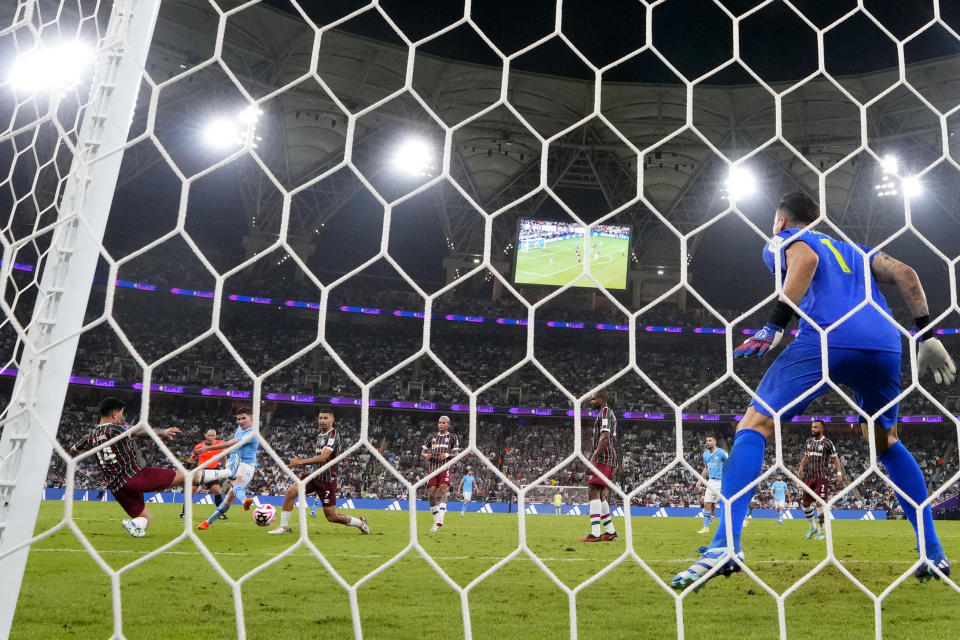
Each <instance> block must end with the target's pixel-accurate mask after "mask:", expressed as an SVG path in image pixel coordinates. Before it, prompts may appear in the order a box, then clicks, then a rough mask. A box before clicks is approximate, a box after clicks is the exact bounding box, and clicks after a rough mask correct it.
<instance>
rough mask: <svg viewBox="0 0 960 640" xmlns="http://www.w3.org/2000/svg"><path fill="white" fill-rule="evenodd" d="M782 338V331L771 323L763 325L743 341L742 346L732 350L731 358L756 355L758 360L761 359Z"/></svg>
mask: <svg viewBox="0 0 960 640" xmlns="http://www.w3.org/2000/svg"><path fill="white" fill-rule="evenodd" d="M782 337H783V329H782V328H780V327H778V326H777V325H775V324H773V323H772V322H768V323H767V324H765V325H763V328H762V329H760V330H759V331H757V332H756V333H755V334H753V335H752V336H750V337H749V338H747V339H746V340H744V341H743V344H741V345H740V346H739V347H737V348H736V349H734V350H733V357H734V358H739V357H741V356H743V357H747V358H749V357H750V356H752V355H754V354H756V356H757V357H758V358H762V357H763V356H764V355H766V353H767V351H770V349H773V348H774V347H775V346H777V344H779V342H780V338H782Z"/></svg>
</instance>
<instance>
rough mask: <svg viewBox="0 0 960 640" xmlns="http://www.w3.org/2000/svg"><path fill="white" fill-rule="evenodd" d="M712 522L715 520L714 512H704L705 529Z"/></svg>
mask: <svg viewBox="0 0 960 640" xmlns="http://www.w3.org/2000/svg"><path fill="white" fill-rule="evenodd" d="M711 522H713V514H711V513H705V514H703V528H704V529H709V528H710V523H711Z"/></svg>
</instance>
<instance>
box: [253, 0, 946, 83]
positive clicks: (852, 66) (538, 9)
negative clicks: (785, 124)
mask: <svg viewBox="0 0 960 640" xmlns="http://www.w3.org/2000/svg"><path fill="white" fill-rule="evenodd" d="M719 1H720V3H721V4H722V5H723V6H724V7H726V9H727V10H728V11H730V12H731V13H732V14H734V15H737V16H739V15H742V14H744V13H746V12H747V11H749V10H751V9H753V8H754V7H756V6H757V5H759V4H761V2H760V0H719ZM269 4H271V5H273V6H275V7H277V8H280V9H283V10H287V11H291V10H292V9H291V8H290V6H289V3H288V2H285V1H283V0H270V2H269ZM366 4H367V2H366V0H337V1H334V2H312V3H305V4H304V8H305V10H306V11H307V13H308V15H309V16H310V17H311V18H312V19H314V20H315V21H316V22H317V23H318V24H327V23H329V22H331V21H333V20H336V19H338V18H340V17H342V16H344V15H347V14H349V13H350V12H352V11H355V10H357V9H359V8H361V7H363V6H365V5H366ZM380 5H381V6H382V7H383V8H384V10H385V11H386V12H387V13H388V14H389V15H390V16H391V18H392V19H394V20H395V21H396V23H397V25H398V26H399V27H400V28H401V29H403V30H404V32H405V33H406V34H407V36H408V37H410V38H411V39H412V40H417V39H420V38H423V37H426V36H427V35H429V34H431V33H433V32H435V31H437V30H439V29H441V28H443V27H444V26H446V25H449V24H450V23H452V22H454V21H456V20H457V19H458V18H459V17H460V16H461V15H462V12H463V3H462V2H458V1H455V0H417V1H416V2H411V1H410V0H381V2H380ZM793 5H794V6H795V7H796V8H797V9H798V10H799V11H801V12H803V14H804V15H805V16H807V18H808V19H809V20H810V21H811V22H812V23H814V24H815V25H816V26H817V27H819V28H824V27H826V26H828V25H830V24H831V23H833V22H834V21H836V20H837V19H839V18H841V17H842V16H844V15H845V14H846V13H848V12H849V11H851V10H853V9H855V8H856V6H857V2H856V0H794V1H793ZM471 6H472V11H471V16H472V17H473V19H474V21H475V22H476V23H477V24H478V25H480V27H481V28H482V29H483V31H484V33H486V34H487V36H488V37H489V38H490V39H491V40H492V41H493V42H494V43H495V44H496V45H497V46H498V47H500V48H501V50H503V51H504V52H505V53H508V54H509V53H513V52H515V51H517V50H519V49H521V48H523V47H524V46H526V45H528V44H530V43H531V42H533V41H534V40H536V39H538V38H539V37H541V36H543V35H545V34H546V33H548V32H549V31H551V30H552V28H553V25H554V21H555V8H556V2H555V0H474V1H473V3H472V5H471ZM864 7H865V8H866V9H867V10H868V11H870V12H871V13H872V14H873V15H874V16H875V17H876V19H877V20H878V21H879V22H880V23H881V24H883V25H884V27H886V28H887V29H888V30H890V31H891V32H892V33H893V34H894V35H895V36H896V37H897V38H905V37H907V36H908V35H909V34H911V33H913V32H914V31H916V30H917V29H918V28H920V27H921V26H923V25H924V24H926V23H927V22H929V21H930V20H932V19H933V18H934V10H933V1H932V0H865V2H864ZM645 14H646V10H645V7H644V5H643V4H642V3H641V2H639V0H602V1H600V2H598V1H596V0H566V1H565V2H564V3H563V16H562V18H563V23H562V24H563V32H564V33H565V34H566V35H567V36H568V37H569V38H570V39H571V41H573V43H574V44H575V45H576V46H577V47H578V48H579V49H580V51H581V52H583V53H584V55H585V56H586V57H587V58H589V59H590V60H591V61H592V62H593V63H594V64H596V65H598V66H603V65H605V64H608V63H610V62H613V61H614V60H617V59H619V58H620V57H622V56H624V55H626V54H627V53H629V52H631V51H633V50H636V49H637V48H639V47H641V46H643V43H644V41H645V38H646V19H645ZM941 17H942V18H943V19H944V21H946V22H947V23H948V24H950V25H951V26H953V27H954V28H955V29H960V3H957V2H942V3H941ZM731 24H732V23H731V21H730V19H729V18H728V17H727V15H726V14H725V13H724V12H723V10H722V9H720V8H719V7H718V6H717V5H716V4H715V3H713V2H711V1H710V0H669V1H668V2H666V3H663V4H661V5H658V6H657V7H656V8H655V9H654V11H653V19H652V27H653V33H654V37H653V41H654V44H655V45H656V46H657V47H658V48H660V49H661V50H662V51H663V52H664V53H665V54H667V55H668V57H669V58H670V59H671V60H672V61H674V62H675V64H677V66H678V67H679V68H680V70H681V71H683V72H684V73H685V74H688V75H689V74H692V75H699V73H703V72H705V71H707V70H709V69H710V68H712V67H714V66H716V65H717V64H719V63H721V62H723V61H724V60H726V59H728V58H729V56H730V52H731V49H732V29H731ZM345 28H346V29H347V30H349V31H353V32H355V33H357V34H360V35H364V36H367V37H371V38H375V39H385V40H393V39H394V38H395V36H394V34H393V32H392V30H390V29H389V28H388V27H386V26H385V25H384V24H383V22H382V21H380V20H379V19H377V18H376V17H375V16H374V14H373V13H372V12H368V14H365V15H364V16H361V17H360V18H357V19H353V20H351V21H349V23H348V25H347V26H346V27H345ZM741 29H742V33H741V43H742V44H741V46H742V54H743V56H744V58H745V59H747V60H749V61H750V63H751V65H752V66H753V67H754V68H755V69H756V70H757V72H758V73H760V75H761V76H763V77H765V78H766V79H768V80H770V81H783V80H790V79H797V78H800V77H803V76H805V75H807V74H808V73H810V69H809V68H808V67H809V63H810V60H813V61H815V60H816V37H815V34H814V32H813V31H812V30H810V29H809V28H808V27H807V26H806V25H805V24H804V23H803V21H802V20H801V19H800V18H799V17H797V16H796V14H795V13H794V12H792V11H791V10H790V9H789V8H788V7H787V6H786V5H785V4H784V3H783V2H780V1H778V2H774V3H772V4H770V5H768V6H766V7H764V8H763V9H761V10H760V11H759V12H757V13H756V14H753V15H752V16H750V17H748V18H746V19H745V20H744V21H743V22H742V27H741ZM889 43H890V41H889V39H887V38H886V37H885V36H884V35H883V34H882V32H881V31H880V30H879V29H878V28H877V27H876V25H874V24H873V23H871V22H870V21H869V19H867V18H866V17H865V16H863V15H862V14H861V15H859V16H857V17H855V18H854V19H851V20H848V21H845V22H844V23H843V24H842V25H841V26H839V27H837V28H835V29H834V30H832V32H831V35H828V37H827V38H826V63H827V65H828V69H829V70H830V71H831V72H833V73H836V74H839V75H847V74H857V73H866V72H869V71H875V70H877V69H886V68H890V67H894V66H896V65H897V58H896V49H895V48H894V47H892V46H890V44H889ZM428 46H433V45H432V44H431V45H428ZM957 50H958V45H957V43H956V42H955V41H953V40H951V39H947V38H940V37H922V38H918V39H917V40H916V41H915V42H913V44H911V45H910V46H909V47H907V49H906V52H905V55H906V62H907V63H908V64H909V63H911V62H917V61H920V60H927V59H930V58H936V57H940V56H943V55H946V54H948V53H956V52H957ZM431 53H434V54H436V55H439V56H443V57H450V58H454V59H458V60H464V61H469V62H478V63H487V64H493V63H496V62H497V60H496V58H495V57H494V56H493V55H492V54H491V52H490V51H489V49H488V48H487V47H486V46H485V45H483V44H481V43H478V42H477V41H473V40H463V39H458V40H450V39H448V40H446V41H444V42H443V43H442V48H432V49H431ZM517 62H518V65H517V66H518V67H519V68H525V69H527V70H531V71H537V72H540V73H549V74H556V75H574V76H583V75H584V72H585V71H586V67H581V68H580V69H576V68H573V69H571V68H570V67H569V66H566V65H564V66H559V65H560V62H558V59H557V58H556V57H555V56H553V55H551V52H550V51H549V50H548V48H543V49H542V50H540V51H534V52H531V54H529V55H524V56H522V59H521V60H518V61H517ZM585 77H587V78H589V77H592V76H589V75H586V76H585ZM614 79H616V80H623V81H629V80H630V78H628V77H623V78H614ZM644 79H645V80H647V81H658V80H663V81H666V82H670V81H675V78H673V77H672V76H665V77H664V78H662V79H658V78H650V77H649V76H646V77H645V78H644Z"/></svg>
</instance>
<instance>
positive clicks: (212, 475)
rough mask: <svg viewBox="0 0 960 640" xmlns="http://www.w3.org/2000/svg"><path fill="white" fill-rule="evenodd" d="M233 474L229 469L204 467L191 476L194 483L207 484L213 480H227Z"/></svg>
mask: <svg viewBox="0 0 960 640" xmlns="http://www.w3.org/2000/svg"><path fill="white" fill-rule="evenodd" d="M232 475H233V471H231V470H230V469H204V470H203V471H201V472H200V473H198V474H196V475H195V476H193V478H194V484H208V483H210V482H213V481H214V480H227V479H229V478H230V476H232Z"/></svg>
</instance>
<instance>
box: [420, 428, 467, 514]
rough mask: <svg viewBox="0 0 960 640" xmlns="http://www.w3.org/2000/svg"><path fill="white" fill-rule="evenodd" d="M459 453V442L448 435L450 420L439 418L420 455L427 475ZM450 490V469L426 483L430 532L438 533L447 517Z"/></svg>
mask: <svg viewBox="0 0 960 640" xmlns="http://www.w3.org/2000/svg"><path fill="white" fill-rule="evenodd" d="M458 451H460V440H459V439H458V438H457V436H455V435H454V434H452V433H450V418H448V417H447V416H440V419H439V420H438V421H437V433H436V434H435V435H432V436H430V437H429V438H427V440H426V442H424V443H423V447H422V450H421V452H420V455H421V456H423V458H424V460H426V461H427V473H433V472H434V471H436V470H437V469H439V468H440V467H442V466H443V464H444V463H445V462H446V461H447V458H449V457H451V456H455V455H457V452H458ZM449 490H450V469H446V470H445V471H442V472H440V473H438V474H436V475H435V476H433V477H432V478H430V480H429V481H427V496H428V497H429V498H430V513H432V514H433V526H432V527H430V531H431V532H433V531H439V530H440V528H441V527H442V526H443V518H444V516H446V515H447V491H449Z"/></svg>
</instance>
